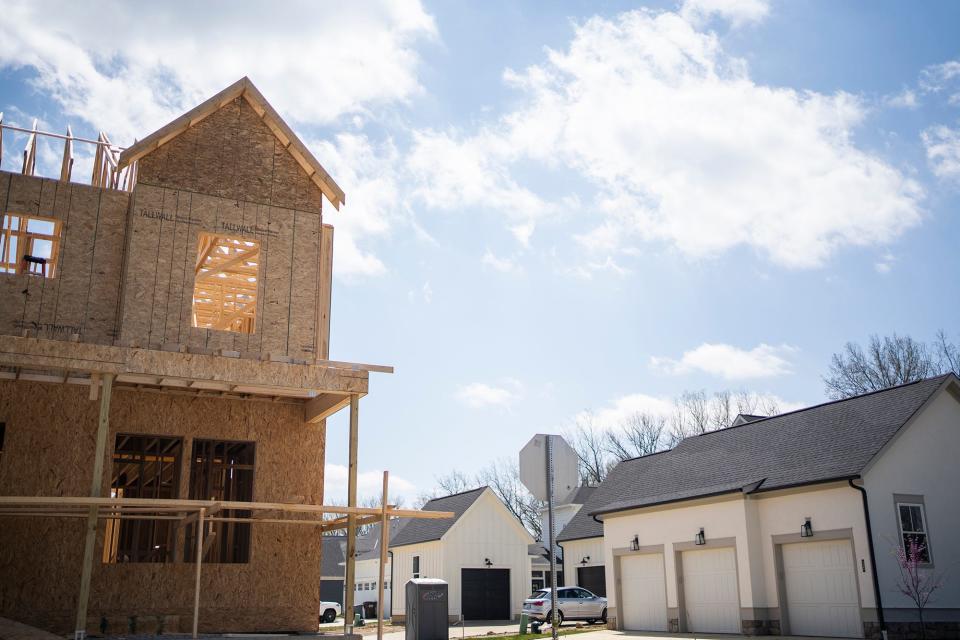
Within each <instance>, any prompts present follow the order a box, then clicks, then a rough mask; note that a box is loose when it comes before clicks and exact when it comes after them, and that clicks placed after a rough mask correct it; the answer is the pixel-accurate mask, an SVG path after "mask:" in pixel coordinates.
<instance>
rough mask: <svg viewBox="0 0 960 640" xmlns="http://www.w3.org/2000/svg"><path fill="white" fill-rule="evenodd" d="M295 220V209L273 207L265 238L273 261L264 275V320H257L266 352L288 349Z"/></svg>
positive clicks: (270, 258)
mask: <svg viewBox="0 0 960 640" xmlns="http://www.w3.org/2000/svg"><path fill="white" fill-rule="evenodd" d="M294 222H295V216H294V212H293V211H291V210H289V209H280V208H279V207H271V208H270V225H269V233H268V234H266V236H267V237H266V238H265V240H266V244H267V246H268V252H269V265H268V268H267V269H266V270H265V272H263V275H262V277H263V279H264V281H265V291H264V301H263V302H264V304H263V305H262V309H263V320H262V322H261V321H258V322H257V325H258V326H259V327H261V331H262V333H263V343H262V344H261V350H262V351H263V352H264V353H277V354H286V353H288V338H289V329H290V326H289V323H290V287H291V285H292V275H293V273H292V271H293V232H294V228H293V227H294Z"/></svg>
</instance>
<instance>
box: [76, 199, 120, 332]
mask: <svg viewBox="0 0 960 640" xmlns="http://www.w3.org/2000/svg"><path fill="white" fill-rule="evenodd" d="M129 206H130V199H129V196H128V195H127V194H126V193H124V192H122V191H107V190H105V191H103V193H102V194H101V197H100V206H99V213H98V218H97V224H96V231H95V237H94V251H93V256H92V264H91V269H92V272H91V274H90V285H89V296H88V298H87V313H86V318H85V319H84V330H83V339H84V340H85V341H87V342H96V343H99V344H112V343H113V341H114V339H115V338H116V329H117V313H118V309H119V306H118V305H119V298H120V281H121V272H122V271H123V249H124V238H125V232H126V228H127V219H128V214H129Z"/></svg>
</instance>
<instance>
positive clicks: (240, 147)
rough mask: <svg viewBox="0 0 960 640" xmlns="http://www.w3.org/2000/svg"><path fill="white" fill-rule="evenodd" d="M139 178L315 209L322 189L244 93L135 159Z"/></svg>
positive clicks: (178, 187) (231, 195) (171, 186)
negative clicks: (259, 114)
mask: <svg viewBox="0 0 960 640" xmlns="http://www.w3.org/2000/svg"><path fill="white" fill-rule="evenodd" d="M137 181H138V183H141V184H143V183H145V184H152V185H157V186H162V187H170V188H174V189H184V190H187V191H195V192H198V193H204V194H207V195H213V196H218V197H222V198H226V199H229V200H245V201H249V202H256V203H259V204H266V205H273V206H278V207H284V208H288V209H300V210H304V211H313V212H315V213H319V211H320V207H321V202H320V201H321V197H322V192H321V191H320V189H319V188H318V187H317V186H316V184H314V183H313V181H312V180H311V179H310V177H309V176H308V175H307V173H306V172H305V171H304V170H303V168H302V167H301V166H300V164H299V163H298V162H297V161H296V159H294V158H293V156H291V155H290V152H289V151H287V149H286V148H285V147H284V146H283V144H281V142H280V141H279V140H278V139H277V137H276V136H275V135H274V134H273V132H272V131H270V128H269V127H268V126H267V125H266V124H264V123H263V121H262V120H261V119H260V117H259V116H258V115H257V113H256V112H255V111H254V110H253V109H252V108H251V106H250V103H248V102H247V101H246V100H245V99H244V98H243V97H238V98H236V99H235V100H233V101H232V102H230V103H228V104H226V105H225V106H223V107H221V108H220V109H219V110H217V111H216V112H214V113H212V114H211V115H209V116H207V117H206V118H204V119H203V120H201V121H200V122H198V123H197V124H196V125H194V126H192V127H190V128H189V129H187V130H186V131H185V132H183V133H181V134H180V135H178V136H176V137H175V138H173V139H172V140H170V141H169V142H167V143H166V144H164V145H162V146H160V147H159V148H158V149H156V150H155V151H152V152H150V153H148V154H147V155H145V156H144V157H142V158H141V159H140V160H139V166H138V174H137Z"/></svg>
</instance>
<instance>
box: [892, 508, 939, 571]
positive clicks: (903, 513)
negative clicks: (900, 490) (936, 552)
mask: <svg viewBox="0 0 960 640" xmlns="http://www.w3.org/2000/svg"><path fill="white" fill-rule="evenodd" d="M897 515H898V516H899V517H898V519H899V522H900V540H901V541H902V544H903V548H904V550H909V548H910V543H911V542H916V543H917V544H918V545H919V546H920V559H921V562H925V563H929V562H930V558H931V554H930V538H929V536H928V535H927V534H928V532H927V514H926V512H925V511H924V508H923V503H922V502H898V503H897Z"/></svg>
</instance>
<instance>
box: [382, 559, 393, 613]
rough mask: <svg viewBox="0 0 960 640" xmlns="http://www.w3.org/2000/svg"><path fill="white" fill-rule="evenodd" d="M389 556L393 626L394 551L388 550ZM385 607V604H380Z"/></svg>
mask: <svg viewBox="0 0 960 640" xmlns="http://www.w3.org/2000/svg"><path fill="white" fill-rule="evenodd" d="M387 555H388V556H390V623H391V624H393V590H394V584H393V551H390V550H389V549H388V550H387ZM380 606H381V607H382V606H383V603H381V604H380Z"/></svg>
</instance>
